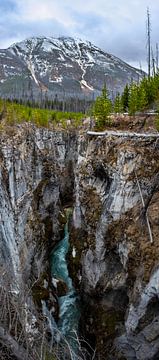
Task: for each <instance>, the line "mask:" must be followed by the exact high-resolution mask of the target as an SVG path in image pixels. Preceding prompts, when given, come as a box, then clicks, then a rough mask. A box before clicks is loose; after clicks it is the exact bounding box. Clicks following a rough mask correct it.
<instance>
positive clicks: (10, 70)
mask: <svg viewBox="0 0 159 360" xmlns="http://www.w3.org/2000/svg"><path fill="white" fill-rule="evenodd" d="M143 75H144V73H143V72H142V71H140V70H138V69H135V68H133V67H131V66H130V65H128V64H126V63H125V62H123V61H122V60H120V59H118V58H117V57H115V56H113V55H111V54H108V53H106V52H105V51H103V50H101V49H100V48H98V47H97V46H95V45H93V44H91V42H89V41H83V40H80V39H73V38H70V37H59V38H53V37H50V38H46V37H32V38H29V39H26V40H24V41H22V42H19V43H15V44H13V45H12V46H10V47H9V48H8V49H5V50H0V95H1V96H3V97H6V96H9V97H19V96H20V97H26V96H40V93H43V92H44V93H46V92H47V95H48V96H49V97H51V96H52V95H53V94H61V96H64V94H65V96H66V94H67V95H69V94H70V95H73V96H77V95H78V96H89V97H91V98H93V97H94V96H96V95H97V94H98V93H99V92H100V91H101V89H102V87H103V84H104V83H106V84H107V87H108V89H109V92H110V95H111V96H112V95H113V93H116V92H121V91H122V90H123V88H124V86H125V84H126V83H130V81H132V79H133V80H134V81H138V80H139V79H140V78H141V77H143Z"/></svg>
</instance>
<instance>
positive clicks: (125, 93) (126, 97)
mask: <svg viewBox="0 0 159 360" xmlns="http://www.w3.org/2000/svg"><path fill="white" fill-rule="evenodd" d="M121 105H122V109H123V111H124V112H126V111H128V106H129V86H128V85H126V86H125V88H124V91H123V93H122V96H121Z"/></svg>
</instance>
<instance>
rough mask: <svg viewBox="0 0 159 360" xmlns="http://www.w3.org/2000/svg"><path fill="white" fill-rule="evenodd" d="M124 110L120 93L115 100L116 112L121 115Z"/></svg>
mask: <svg viewBox="0 0 159 360" xmlns="http://www.w3.org/2000/svg"><path fill="white" fill-rule="evenodd" d="M122 109H123V107H122V102H121V96H120V94H119V93H118V94H117V96H116V98H115V100H114V112H115V113H119V114H120V113H121V112H122Z"/></svg>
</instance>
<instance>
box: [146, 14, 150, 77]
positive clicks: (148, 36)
mask: <svg viewBox="0 0 159 360" xmlns="http://www.w3.org/2000/svg"><path fill="white" fill-rule="evenodd" d="M146 32H147V51H148V53H147V61H148V77H149V78H150V76H151V22H150V11H149V8H147V22H146Z"/></svg>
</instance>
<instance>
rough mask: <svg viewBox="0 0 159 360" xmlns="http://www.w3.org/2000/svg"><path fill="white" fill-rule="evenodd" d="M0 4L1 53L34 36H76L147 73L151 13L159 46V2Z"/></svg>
mask: <svg viewBox="0 0 159 360" xmlns="http://www.w3.org/2000/svg"><path fill="white" fill-rule="evenodd" d="M147 1H149V2H146V1H145V0H0V14H1V16H0V48H6V47H8V46H9V45H10V44H12V43H13V42H16V41H20V40H23V39H25V38H27V37H30V36H36V35H40V36H43V35H44V36H55V37H58V36H60V35H65V36H76V37H80V38H82V39H87V40H90V41H91V42H93V43H94V44H95V45H97V46H99V47H101V48H102V49H103V50H105V51H107V52H110V53H112V54H114V55H116V56H118V57H120V58H122V59H123V60H125V61H126V62H128V63H130V64H132V65H134V66H137V67H139V66H140V64H141V66H142V68H144V69H145V68H146V9H147V7H149V9H150V13H151V28H152V31H151V36H152V40H153V46H154V47H155V43H156V42H159V21H158V16H159V0H147Z"/></svg>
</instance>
